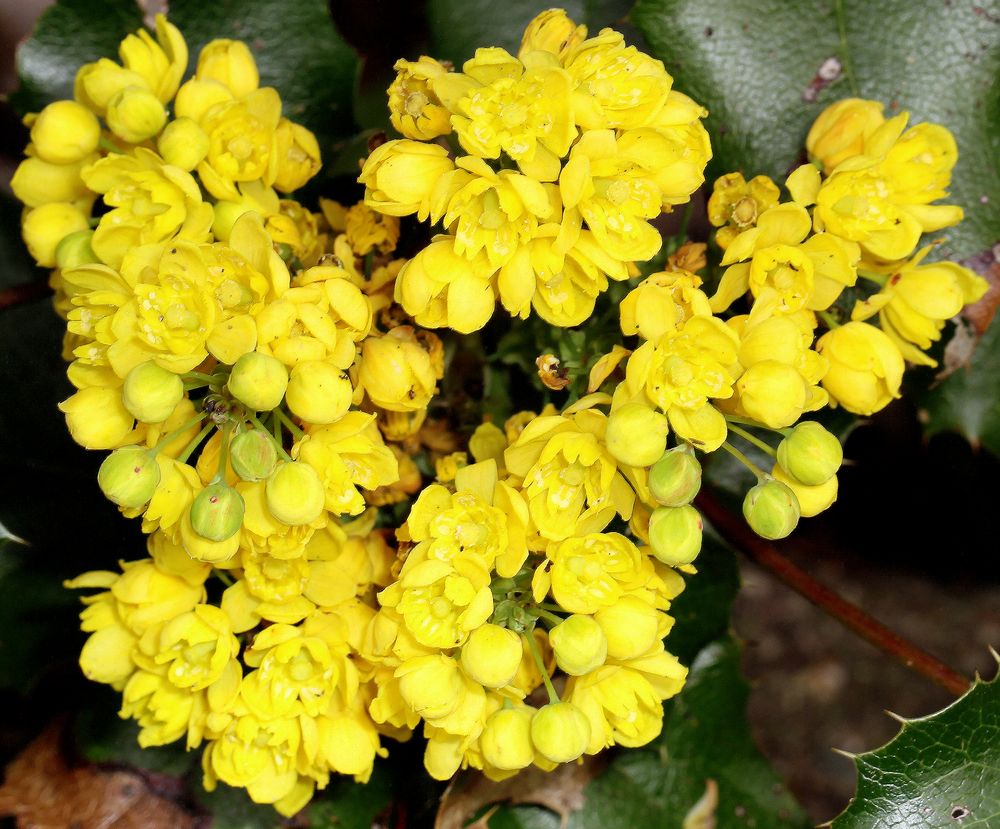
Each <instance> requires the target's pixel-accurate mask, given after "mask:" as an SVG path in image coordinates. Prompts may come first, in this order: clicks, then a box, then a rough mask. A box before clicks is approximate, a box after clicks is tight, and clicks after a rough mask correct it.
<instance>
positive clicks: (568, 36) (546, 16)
mask: <svg viewBox="0 0 1000 829" xmlns="http://www.w3.org/2000/svg"><path fill="white" fill-rule="evenodd" d="M586 37H587V27H586V26H578V25H577V24H576V23H574V22H573V21H572V20H571V19H570V17H569V15H567V14H566V12H565V11H564V10H563V9H549V10H548V11H544V12H541V13H540V14H538V15H536V16H535V18H534V19H533V20H532V21H531V22H530V23H529V24H528V27H527V28H526V29H525V30H524V36H523V37H522V38H521V49H520V51H519V52H518V57H523V56H524V55H526V54H528V53H530V52H534V51H536V50H542V51H545V52H551V53H552V54H554V55H559V57H565V56H566V55H567V54H568V53H569V51H570V50H571V49H572V48H573V47H574V46H577V45H578V44H580V43H582V42H583V41H584V39H585V38H586Z"/></svg>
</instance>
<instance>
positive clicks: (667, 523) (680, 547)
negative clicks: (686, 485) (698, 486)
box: [649, 505, 703, 567]
mask: <svg viewBox="0 0 1000 829" xmlns="http://www.w3.org/2000/svg"><path fill="white" fill-rule="evenodd" d="M702 529H703V527H702V522H701V516H700V515H699V514H698V510H696V509H695V508H694V507H692V506H690V505H688V506H683V507H657V508H656V509H655V510H653V514H652V515H651V516H650V517H649V546H650V547H652V548H653V555H654V556H656V557H657V558H658V559H659V560H660V561H662V562H663V563H664V564H669V565H670V566H671V567H679V566H680V565H682V564H690V563H691V562H692V561H694V560H695V558H697V556H698V553H700V552H701V537H702Z"/></svg>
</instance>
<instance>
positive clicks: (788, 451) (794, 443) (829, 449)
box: [778, 420, 844, 486]
mask: <svg viewBox="0 0 1000 829" xmlns="http://www.w3.org/2000/svg"><path fill="white" fill-rule="evenodd" d="M843 460H844V448H843V447H842V446H841V445H840V441H839V440H837V438H836V436H835V435H833V434H831V433H830V432H828V431H827V430H826V429H824V428H823V427H822V426H821V425H820V424H819V423H817V422H816V421H814V420H806V421H803V422H802V423H799V424H798V425H797V426H796V427H795V428H794V429H793V430H792V433H791V434H790V435H788V437H786V438H785V439H784V440H782V441H781V443H779V444H778V464H779V465H780V466H781V468H782V469H783V470H785V472H787V473H788V474H789V475H791V476H792V477H793V478H795V479H796V480H797V481H799V482H801V483H803V484H805V485H806V486H819V485H820V484H824V483H826V482H827V481H828V480H830V478H832V477H833V476H834V475H836V474H837V470H838V469H840V464H841V463H842V462H843Z"/></svg>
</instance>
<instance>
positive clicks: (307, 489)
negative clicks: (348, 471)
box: [265, 462, 326, 526]
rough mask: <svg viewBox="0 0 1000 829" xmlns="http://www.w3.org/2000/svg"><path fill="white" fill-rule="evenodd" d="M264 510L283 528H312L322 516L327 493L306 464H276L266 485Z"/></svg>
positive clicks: (315, 474) (316, 475)
mask: <svg viewBox="0 0 1000 829" xmlns="http://www.w3.org/2000/svg"><path fill="white" fill-rule="evenodd" d="M265 494H266V496H267V508H268V509H269V510H271V514H272V515H273V516H274V517H275V518H277V519H278V520H279V521H281V522H282V523H283V524H290V525H291V526H298V525H300V524H311V523H312V522H313V521H315V520H316V519H317V518H319V516H320V514H321V513H322V512H323V504H324V502H325V501H326V492H325V490H324V489H323V482H322V481H321V480H320V479H319V475H318V474H317V473H316V470H315V469H313V468H312V467H311V466H309V464H307V463H294V462H293V463H289V462H285V463H279V464H278V466H277V468H276V469H275V470H274V472H272V473H271V474H270V476H268V479H267V484H266V485H265Z"/></svg>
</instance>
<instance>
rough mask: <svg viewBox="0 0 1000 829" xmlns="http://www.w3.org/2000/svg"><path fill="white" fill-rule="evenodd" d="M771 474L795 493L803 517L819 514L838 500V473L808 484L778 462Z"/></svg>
mask: <svg viewBox="0 0 1000 829" xmlns="http://www.w3.org/2000/svg"><path fill="white" fill-rule="evenodd" d="M771 474H772V475H773V476H774V479H775V480H776V481H781V483H783V484H784V485H785V486H787V487H788V488H789V489H790V490H791V491H792V492H794V493H795V500H796V501H798V502H799V514H800V515H801V516H802V517H803V518H812V517H813V516H816V515H819V514H820V513H821V512H823V511H824V510H827V509H829V508H830V507H831V506H833V502H834V501H836V500H837V492H838V490H839V483H838V481H837V476H836V475H834V476H833V477H831V478H828V479H827V480H825V481H824V482H823V483H821V484H819V485H817V486H806V485H805V484H804V483H802V482H801V481H797V480H795V478H793V477H792V476H791V475H789V474H788V473H787V472H785V470H784V469H782V468H781V467H780V466H778V465H777V464H775V466H774V469H773V470H772V472H771Z"/></svg>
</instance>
